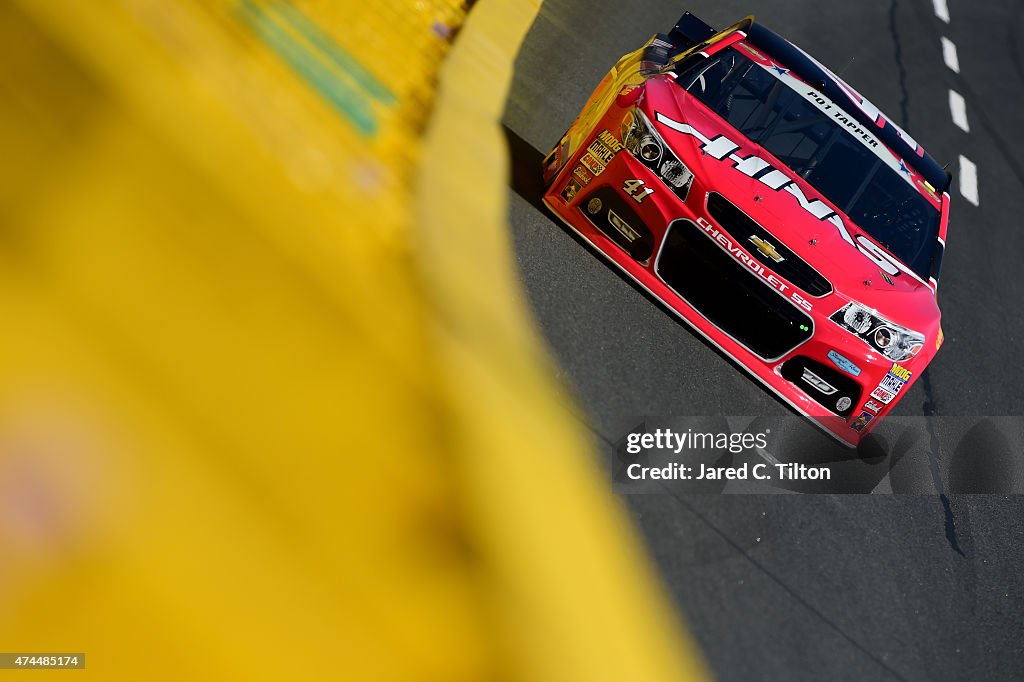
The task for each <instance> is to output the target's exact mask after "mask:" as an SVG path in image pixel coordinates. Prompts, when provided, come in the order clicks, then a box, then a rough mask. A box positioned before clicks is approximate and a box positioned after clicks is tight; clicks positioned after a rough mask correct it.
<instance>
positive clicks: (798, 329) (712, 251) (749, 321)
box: [655, 220, 814, 360]
mask: <svg viewBox="0 0 1024 682" xmlns="http://www.w3.org/2000/svg"><path fill="white" fill-rule="evenodd" d="M655 269H656V271H657V273H658V276H659V277H661V279H662V280H663V281H664V282H665V283H666V284H667V285H668V286H670V287H671V288H672V289H673V290H674V291H675V292H676V293H677V294H679V295H680V296H681V297H682V298H683V299H684V300H685V301H686V302H687V303H689V304H690V305H691V306H693V307H694V308H696V309H697V311H698V312H700V314H701V315H703V316H704V317H706V318H707V319H708V320H709V321H710V322H711V323H712V324H714V325H715V326H716V327H718V328H719V329H721V330H722V331H724V332H725V333H726V334H728V335H729V336H731V337H732V338H734V339H735V340H736V341H738V342H739V343H741V344H743V346H745V347H746V348H748V349H749V350H750V351H751V352H753V353H754V354H756V355H757V356H759V357H761V358H763V359H765V360H776V359H778V358H780V357H782V356H783V355H786V354H787V353H789V352H790V351H791V350H793V349H794V348H796V347H797V346H799V345H800V344H801V343H803V342H804V341H806V340H807V339H809V338H811V335H812V334H813V333H814V322H813V320H811V318H810V316H809V315H807V314H806V313H804V312H803V311H802V310H800V309H799V308H797V307H796V306H795V305H793V304H792V303H790V302H789V301H788V300H786V299H785V298H783V297H782V295H781V294H779V293H778V292H777V291H775V290H774V289H772V288H771V287H770V286H769V285H768V284H767V283H766V282H764V281H763V280H762V279H761V278H760V277H758V276H757V275H755V274H754V273H753V272H751V271H750V270H749V269H748V268H746V267H744V266H743V265H741V264H740V263H738V262H737V261H736V260H735V259H733V257H732V256H730V255H729V254H728V253H726V252H725V251H724V250H723V249H722V248H720V247H719V246H718V245H717V244H716V243H715V242H714V241H712V240H711V239H710V238H709V237H708V236H707V235H705V234H704V232H703V230H701V228H700V227H698V226H697V225H695V224H694V223H691V222H690V221H688V220H677V221H675V222H674V223H672V224H671V225H670V226H669V230H668V234H667V235H666V237H665V242H664V246H662V249H661V252H660V253H659V254H658V259H657V265H656V267H655Z"/></svg>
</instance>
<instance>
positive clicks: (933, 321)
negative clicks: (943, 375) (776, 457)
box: [544, 12, 951, 445]
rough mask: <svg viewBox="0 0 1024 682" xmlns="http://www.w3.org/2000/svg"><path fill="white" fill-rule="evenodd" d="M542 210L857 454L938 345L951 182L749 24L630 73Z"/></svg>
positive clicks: (596, 116)
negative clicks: (939, 288)
mask: <svg viewBox="0 0 1024 682" xmlns="http://www.w3.org/2000/svg"><path fill="white" fill-rule="evenodd" d="M544 180H545V183H546V187H547V189H546V191H545V195H544V203H545V204H546V205H547V206H548V208H550V209H551V210H552V211H553V212H554V213H555V214H556V215H557V216H558V217H559V218H561V219H562V220H563V221H564V222H565V223H566V224H568V225H569V226H570V227H571V228H572V229H573V230H575V231H576V232H578V233H579V234H580V235H582V236H583V237H584V238H585V239H586V240H587V241H588V242H590V243H591V244H593V245H594V246H595V247H596V248H597V249H598V250H599V251H600V252H601V253H602V254H603V255H604V256H606V257H607V258H608V259H609V260H610V261H611V262H612V263H614V264H615V265H617V266H618V267H619V268H621V269H622V270H623V271H624V272H625V273H626V274H628V275H629V276H630V277H632V278H633V279H634V280H636V281H637V282H638V283H639V284H640V285H641V286H642V287H644V288H645V289H647V290H648V291H649V292H650V293H651V294H652V295H654V296H656V297H657V298H658V299H659V300H661V301H663V302H664V303H665V304H666V305H668V307H670V308H671V309H672V310H673V311H675V312H676V313H677V314H678V315H679V316H680V317H681V318H682V319H683V320H685V321H686V322H687V323H689V324H690V325H691V326H692V327H693V328H694V329H696V330H697V331H698V332H700V333H701V334H702V335H703V336H704V337H706V338H707V339H708V340H709V341H711V343H713V344H714V345H716V346H717V347H718V348H720V349H721V350H722V351H723V352H724V353H725V354H726V355H728V356H729V357H731V358H733V359H734V360H736V361H737V362H739V363H740V364H741V365H743V366H744V367H745V368H746V369H747V370H748V371H750V373H751V374H753V375H754V376H755V377H757V378H758V379H759V380H760V381H761V382H763V383H764V384H765V385H766V386H767V387H768V388H770V389H771V390H772V391H773V392H774V393H776V394H777V395H778V396H779V397H780V398H782V399H783V400H785V401H786V402H787V403H789V404H790V405H791V406H792V407H793V408H794V409H795V410H797V411H798V412H800V413H802V414H804V415H806V416H808V417H810V418H811V419H813V420H814V421H815V422H816V423H817V424H819V425H820V426H822V427H823V428H824V429H826V430H827V431H828V432H829V433H831V434H833V435H834V436H836V437H837V438H838V439H839V440H840V441H842V442H844V443H846V444H849V445H856V444H857V443H859V442H860V439H861V438H862V437H864V436H865V435H866V434H867V433H868V432H870V431H871V429H872V428H874V427H875V426H876V425H877V424H878V422H879V420H880V419H881V418H882V417H884V416H885V415H886V413H888V412H889V410H891V409H892V407H893V406H894V405H895V404H896V402H897V401H898V400H899V399H900V397H901V396H903V395H904V394H906V392H907V390H908V388H909V386H910V385H911V384H912V383H913V382H914V381H915V380H916V379H917V378H918V377H919V376H920V375H921V372H922V371H924V368H925V367H926V366H927V365H928V363H929V362H930V361H931V359H932V358H933V357H934V356H935V353H936V352H937V351H938V349H939V346H941V345H942V330H941V329H940V327H939V319H940V313H939V307H938V303H937V302H936V289H937V286H938V278H939V270H940V267H941V264H942V254H943V250H944V248H945V238H946V225H947V221H948V217H949V194H948V188H949V185H950V180H951V177H950V175H949V173H947V172H946V171H945V170H944V169H943V168H942V167H941V166H939V164H938V163H936V161H935V160H934V159H933V158H932V157H931V156H929V155H928V154H926V153H925V151H924V150H923V149H922V148H921V147H920V146H919V145H918V144H917V142H915V141H914V140H913V139H912V138H911V137H910V136H909V135H908V134H907V133H905V132H904V131H903V130H901V129H900V128H899V127H897V126H896V125H895V124H893V123H892V121H890V120H889V119H888V118H886V117H885V116H884V115H883V114H882V113H881V112H880V111H879V110H878V109H877V108H876V107H875V106H874V105H872V104H871V102H869V101H867V100H866V99H864V98H863V97H861V96H860V95H859V94H858V93H857V92H856V91H855V90H854V89H853V88H851V87H850V86H849V85H847V84H846V83H844V82H843V81H842V80H840V79H839V78H838V77H837V76H836V75H835V74H833V73H832V72H831V71H829V70H828V69H827V68H825V67H824V66H822V65H821V64H819V63H818V62H817V61H815V59H814V58H813V57H810V56H809V55H807V54H806V53H804V52H803V51H802V50H800V49H799V48H797V47H795V46H794V45H792V44H791V43H789V42H788V41H786V40H784V39H783V38H781V37H779V36H778V35H776V34H775V33H772V32H771V31H769V30H768V29H766V28H764V27H763V26H761V25H760V24H755V23H754V21H753V18H752V17H748V18H746V19H744V20H742V21H740V22H739V23H737V24H735V25H733V26H732V27H730V28H728V29H726V30H724V31H721V32H718V31H715V30H714V29H713V28H711V27H710V26H708V25H707V24H705V23H704V22H703V21H701V20H700V19H698V18H696V17H694V16H693V15H691V14H690V13H689V12H687V13H686V14H684V15H683V17H682V18H681V19H680V20H679V22H678V23H677V24H676V26H675V27H674V28H673V29H672V31H671V32H670V33H669V34H668V35H661V34H659V35H656V36H654V37H653V38H652V39H651V40H650V41H649V42H648V43H647V45H645V46H644V47H643V48H641V49H640V50H637V51H636V52H633V53H631V54H629V55H626V56H625V57H623V58H622V59H621V60H620V61H619V63H618V64H617V65H616V66H615V68H613V69H612V71H611V72H610V73H609V74H608V75H607V76H606V77H605V78H604V80H603V81H602V82H601V84H600V85H599V86H598V88H597V90H595V91H594V94H593V95H591V97H590V100H589V101H588V102H587V104H586V106H585V107H584V109H583V112H582V113H581V114H580V116H579V117H578V118H577V119H576V121H575V122H574V123H573V125H572V126H571V127H570V128H569V130H568V131H567V132H566V134H565V135H564V136H563V137H562V139H561V140H560V141H559V143H558V144H557V145H556V146H555V148H554V149H553V150H552V151H551V153H550V154H548V156H547V157H546V158H545V160H544Z"/></svg>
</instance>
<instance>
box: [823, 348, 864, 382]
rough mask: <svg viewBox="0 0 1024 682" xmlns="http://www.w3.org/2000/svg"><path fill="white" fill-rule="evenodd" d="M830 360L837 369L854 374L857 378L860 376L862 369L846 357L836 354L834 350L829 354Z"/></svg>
mask: <svg viewBox="0 0 1024 682" xmlns="http://www.w3.org/2000/svg"><path fill="white" fill-rule="evenodd" d="M828 359H829V360H831V361H832V362H833V363H834V364H835V366H836V367H838V368H839V369H841V370H843V371H844V372H846V373H847V374H852V375H853V376H855V377H856V376H860V367H858V366H857V365H855V364H853V363H852V362H851V361H850V360H847V359H846V358H845V357H843V356H842V355H840V354H839V353H837V352H835V351H834V350H830V351H829V352H828Z"/></svg>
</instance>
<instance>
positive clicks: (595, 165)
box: [580, 151, 604, 175]
mask: <svg viewBox="0 0 1024 682" xmlns="http://www.w3.org/2000/svg"><path fill="white" fill-rule="evenodd" d="M580 163H582V164H583V165H584V166H586V167H587V170H589V171H590V172H591V173H593V174H594V175H600V174H601V173H603V172H604V164H603V163H601V161H599V160H598V159H597V158H596V157H594V156H593V155H592V153H591V152H589V151H588V152H587V153H586V154H584V155H583V156H582V157H580Z"/></svg>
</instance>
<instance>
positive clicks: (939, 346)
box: [935, 327, 946, 350]
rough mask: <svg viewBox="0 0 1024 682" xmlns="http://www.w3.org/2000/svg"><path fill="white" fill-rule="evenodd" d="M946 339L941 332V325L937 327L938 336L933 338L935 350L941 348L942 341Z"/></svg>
mask: <svg viewBox="0 0 1024 682" xmlns="http://www.w3.org/2000/svg"><path fill="white" fill-rule="evenodd" d="M945 340H946V337H945V336H944V335H943V333H942V327H939V338H937V339H935V350H938V349H940V348H942V342H943V341H945Z"/></svg>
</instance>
